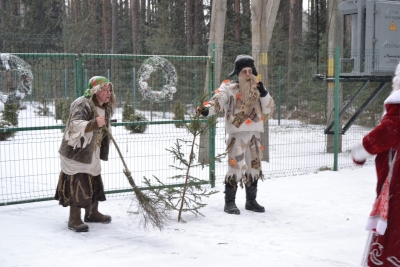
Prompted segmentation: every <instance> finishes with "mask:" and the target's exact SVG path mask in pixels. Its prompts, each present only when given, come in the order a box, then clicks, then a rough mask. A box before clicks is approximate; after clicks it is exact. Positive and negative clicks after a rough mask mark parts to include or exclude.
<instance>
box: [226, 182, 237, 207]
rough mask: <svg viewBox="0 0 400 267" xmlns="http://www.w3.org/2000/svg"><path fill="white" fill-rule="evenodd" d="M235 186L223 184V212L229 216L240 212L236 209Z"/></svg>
mask: <svg viewBox="0 0 400 267" xmlns="http://www.w3.org/2000/svg"><path fill="white" fill-rule="evenodd" d="M236 191H237V186H233V185H231V184H229V183H228V184H225V207H224V211H225V212H226V213H229V214H240V210H239V209H238V208H237V207H236V204H235V199H236Z"/></svg>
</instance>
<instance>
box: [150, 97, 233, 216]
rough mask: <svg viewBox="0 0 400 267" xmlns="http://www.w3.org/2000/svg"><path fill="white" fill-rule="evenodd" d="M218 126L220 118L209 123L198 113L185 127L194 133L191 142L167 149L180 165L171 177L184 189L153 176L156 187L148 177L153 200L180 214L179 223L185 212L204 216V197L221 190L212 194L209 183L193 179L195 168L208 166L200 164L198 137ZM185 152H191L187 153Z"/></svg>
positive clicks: (180, 143)
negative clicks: (192, 173) (169, 184)
mask: <svg viewBox="0 0 400 267" xmlns="http://www.w3.org/2000/svg"><path fill="white" fill-rule="evenodd" d="M205 99H206V95H204V96H203V97H202V98H201V100H200V103H203V102H204V100H205ZM215 124H216V117H215V116H212V117H210V118H208V119H207V122H202V120H201V118H200V116H199V115H198V114H196V115H194V116H193V117H191V120H190V123H189V124H185V125H184V127H185V128H186V130H187V131H188V133H189V134H190V136H191V138H190V140H189V141H188V140H182V139H177V140H176V142H175V146H174V147H172V148H171V149H167V151H169V152H170V153H171V154H172V155H173V158H174V160H175V161H176V162H177V163H178V164H176V165H171V166H170V167H172V168H174V169H175V170H176V171H177V174H176V175H174V176H173V177H171V179H175V180H177V181H179V182H180V181H183V186H182V187H168V186H167V185H165V184H164V183H163V182H161V181H160V179H158V178H157V177H155V176H153V177H154V178H155V180H156V182H157V185H156V186H153V185H151V182H150V180H149V179H147V178H146V177H144V181H143V182H144V184H146V185H147V187H148V188H149V190H148V191H149V192H148V194H150V195H151V197H152V198H153V199H158V201H159V202H162V203H164V205H165V206H166V207H167V208H168V210H169V211H178V221H181V220H182V221H183V222H184V220H183V219H182V212H191V213H193V214H194V215H196V216H197V215H201V216H204V215H203V214H202V213H201V212H200V211H199V209H200V208H203V207H204V206H206V204H204V203H203V202H202V198H204V197H207V198H208V197H209V196H211V195H213V194H215V193H218V191H215V190H211V191H208V190H207V188H206V187H205V186H204V184H208V183H209V181H207V180H202V179H200V178H196V177H193V176H192V175H190V172H191V169H193V168H195V167H199V166H200V167H202V168H204V167H205V166H206V165H207V163H204V162H203V163H196V160H195V159H196V154H195V150H196V149H195V148H196V147H197V146H198V145H197V144H196V138H197V137H199V136H200V135H202V134H206V133H207V132H208V130H209V129H210V128H211V127H214V126H215ZM183 145H185V146H186V147H187V149H188V150H186V149H184V147H183ZM185 151H189V153H188V154H187V153H186V152H185ZM225 154H226V153H223V154H219V155H217V156H216V157H215V158H214V159H212V160H214V161H217V162H220V161H221V159H222V158H223V157H225Z"/></svg>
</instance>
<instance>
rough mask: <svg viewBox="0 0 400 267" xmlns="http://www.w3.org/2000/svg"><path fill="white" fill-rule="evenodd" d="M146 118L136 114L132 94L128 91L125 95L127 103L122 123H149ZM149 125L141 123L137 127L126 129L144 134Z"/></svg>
mask: <svg viewBox="0 0 400 267" xmlns="http://www.w3.org/2000/svg"><path fill="white" fill-rule="evenodd" d="M147 121H148V120H147V118H146V116H144V115H143V114H140V113H136V110H135V108H134V106H133V104H132V94H131V92H130V91H128V92H127V93H126V95H125V103H124V106H123V110H122V122H147ZM147 127H148V124H147V123H141V124H135V125H126V126H125V129H127V130H128V131H130V132H131V133H144V132H145V131H146V130H147Z"/></svg>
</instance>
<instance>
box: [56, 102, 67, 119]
mask: <svg viewBox="0 0 400 267" xmlns="http://www.w3.org/2000/svg"><path fill="white" fill-rule="evenodd" d="M64 102H65V101H64V99H62V98H57V99H56V108H55V110H56V112H55V119H56V120H61V119H62V113H63V106H64Z"/></svg>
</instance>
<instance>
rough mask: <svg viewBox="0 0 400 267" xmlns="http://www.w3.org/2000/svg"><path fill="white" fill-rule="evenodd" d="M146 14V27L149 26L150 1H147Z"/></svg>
mask: <svg viewBox="0 0 400 267" xmlns="http://www.w3.org/2000/svg"><path fill="white" fill-rule="evenodd" d="M146 10H147V12H146V16H147V18H146V22H147V25H149V24H150V23H151V12H150V11H151V9H150V0H147V8H146Z"/></svg>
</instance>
